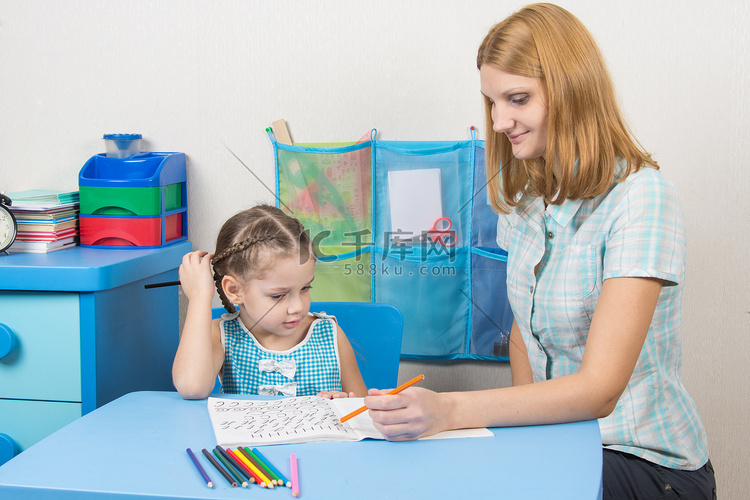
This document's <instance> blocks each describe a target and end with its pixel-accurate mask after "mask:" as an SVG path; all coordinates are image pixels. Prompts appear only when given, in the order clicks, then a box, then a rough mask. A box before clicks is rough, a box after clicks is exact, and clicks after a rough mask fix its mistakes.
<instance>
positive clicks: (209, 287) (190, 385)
mask: <svg viewBox="0 0 750 500" xmlns="http://www.w3.org/2000/svg"><path fill="white" fill-rule="evenodd" d="M210 260H211V255H210V254H207V253H206V252H202V251H201V252H191V253H189V254H187V255H185V256H184V257H183V259H182V265H180V284H181V286H182V290H183V292H184V293H185V295H186V296H187V298H188V301H189V302H188V308H187V314H186V316H185V324H184V325H183V328H182V334H181V335H180V343H179V345H178V346H177V353H176V354H175V358H174V363H173V364H172V382H173V383H174V386H175V388H176V389H177V392H179V393H180V396H182V397H183V398H185V399H203V398H205V397H206V396H208V395H209V394H210V393H211V390H212V389H213V388H214V385H215V384H216V376H217V374H218V373H219V370H221V366H222V364H223V363H224V348H223V346H222V345H221V333H220V331H219V320H215V321H212V320H211V299H212V298H213V294H214V291H215V289H214V281H213V276H212V274H211V267H210Z"/></svg>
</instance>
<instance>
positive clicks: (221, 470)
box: [201, 448, 239, 488]
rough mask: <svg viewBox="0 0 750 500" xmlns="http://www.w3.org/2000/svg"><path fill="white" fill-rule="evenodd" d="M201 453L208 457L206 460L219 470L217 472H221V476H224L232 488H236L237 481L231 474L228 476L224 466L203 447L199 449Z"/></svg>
mask: <svg viewBox="0 0 750 500" xmlns="http://www.w3.org/2000/svg"><path fill="white" fill-rule="evenodd" d="M201 453H203V454H204V455H205V456H206V458H207V459H208V461H209V462H211V465H213V466H214V467H215V468H216V470H217V471H219V473H221V475H222V476H224V479H226V480H227V481H228V482H229V484H231V485H232V488H236V487H237V486H239V485H238V484H237V481H235V480H234V479H232V476H230V475H229V473H228V472H227V471H225V470H224V467H222V466H221V464H219V462H217V461H216V459H215V458H214V457H212V456H211V454H210V453H209V452H208V451H207V450H206V449H205V448H203V449H202V450H201Z"/></svg>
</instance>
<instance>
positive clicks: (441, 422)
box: [365, 387, 450, 441]
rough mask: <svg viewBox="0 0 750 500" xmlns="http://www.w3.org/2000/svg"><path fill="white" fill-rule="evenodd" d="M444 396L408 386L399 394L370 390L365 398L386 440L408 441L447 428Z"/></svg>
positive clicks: (448, 411)
mask: <svg viewBox="0 0 750 500" xmlns="http://www.w3.org/2000/svg"><path fill="white" fill-rule="evenodd" d="M444 396H445V395H443V394H440V393H437V392H434V391H430V390H428V389H424V388H422V387H409V388H408V389H405V390H403V391H401V392H400V393H398V394H388V391H387V390H380V389H370V390H369V391H368V396H367V397H366V398H365V405H366V406H367V408H369V410H370V411H369V414H370V417H371V418H372V421H373V424H374V425H375V428H376V429H377V430H379V431H380V432H382V433H383V435H384V436H385V438H386V439H387V440H388V441H410V440H413V439H418V438H421V437H425V436H430V435H432V434H436V433H438V432H441V431H444V430H447V429H448V428H449V424H448V416H449V415H450V407H449V406H448V405H447V404H446V403H447V401H446V398H445V397H444Z"/></svg>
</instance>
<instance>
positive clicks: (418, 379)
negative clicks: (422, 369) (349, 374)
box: [339, 375, 424, 422]
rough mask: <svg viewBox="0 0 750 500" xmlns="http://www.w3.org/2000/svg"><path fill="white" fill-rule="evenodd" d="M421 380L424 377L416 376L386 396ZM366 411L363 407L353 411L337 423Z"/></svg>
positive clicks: (365, 407)
mask: <svg viewBox="0 0 750 500" xmlns="http://www.w3.org/2000/svg"><path fill="white" fill-rule="evenodd" d="M421 380H424V375H417V376H416V377H414V378H413V379H411V380H410V381H408V382H405V383H403V384H401V385H400V386H398V387H396V388H395V389H393V390H392V391H389V392H388V394H398V393H399V392H401V391H403V390H404V389H406V388H407V387H410V386H412V385H414V384H416V383H417V382H419V381H421ZM366 410H367V406H363V407H362V408H359V409H358V410H354V411H353V412H351V413H349V414H348V415H344V416H343V417H341V418H340V419H339V421H340V422H346V421H347V420H349V419H350V418H354V417H356V416H357V415H359V414H360V413H363V412H365V411H366Z"/></svg>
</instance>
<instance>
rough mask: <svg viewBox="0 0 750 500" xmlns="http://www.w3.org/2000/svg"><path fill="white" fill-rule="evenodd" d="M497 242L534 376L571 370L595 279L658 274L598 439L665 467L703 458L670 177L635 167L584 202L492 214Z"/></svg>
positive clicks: (690, 466) (693, 465)
mask: <svg viewBox="0 0 750 500" xmlns="http://www.w3.org/2000/svg"><path fill="white" fill-rule="evenodd" d="M497 241H498V244H499V245H500V246H501V247H502V248H505V249H507V250H508V274H507V286H508V299H509V301H510V305H511V307H512V309H513V315H514V317H515V320H516V323H517V324H518V327H519V330H520V332H521V336H522V337H523V340H524V343H525V344H526V350H527V352H528V357H529V362H530V364H531V368H532V371H533V375H534V382H539V381H542V380H547V379H551V378H556V377H561V376H563V375H568V374H572V373H575V372H577V371H578V369H579V367H580V366H581V360H582V358H583V352H584V349H585V347H586V339H587V337H588V332H589V328H590V326H591V319H592V316H593V314H594V309H595V308H596V304H597V301H598V299H599V294H600V293H601V289H602V282H603V281H604V280H606V279H608V278H616V277H653V278H659V279H661V280H663V282H664V286H663V287H662V290H661V294H660V296H659V300H658V303H657V305H656V310H655V312H654V317H653V319H652V321H651V326H650V328H649V331H648V335H647V336H646V340H645V343H644V345H643V349H642V350H641V354H640V356H639V358H638V362H637V364H636V366H635V369H634V371H633V374H632V376H631V378H630V382H629V383H628V385H627V387H626V389H625V391H624V392H623V394H622V396H620V400H619V401H618V403H617V406H616V408H615V410H614V411H613V412H612V414H611V415H609V416H608V417H606V418H603V419H600V420H599V427H600V430H601V435H602V442H603V444H604V445H605V446H606V447H608V448H612V449H616V450H619V451H624V452H627V453H631V454H633V455H636V456H639V457H641V458H644V459H646V460H649V461H651V462H654V463H657V464H659V465H662V466H666V467H671V468H678V469H687V470H695V469H697V468H699V467H701V466H702V465H703V464H705V463H706V461H707V460H708V445H707V439H706V432H705V430H704V428H703V425H702V423H701V420H700V417H699V416H698V411H697V408H696V406H695V403H694V402H693V400H692V399H691V398H690V396H689V395H688V392H687V390H686V389H685V387H684V386H683V384H682V381H681V380H680V367H681V348H680V319H681V311H680V309H681V303H682V289H683V281H684V278H685V256H686V248H687V245H686V236H685V225H684V221H683V217H682V211H681V209H680V206H679V204H678V201H677V194H676V191H675V189H674V186H673V185H672V183H670V182H669V181H667V180H666V179H665V178H664V177H663V176H662V174H661V172H659V171H658V170H654V169H652V168H642V169H641V170H639V171H638V172H635V173H632V174H630V175H629V176H628V177H627V179H625V180H624V181H623V182H620V183H613V184H612V186H611V188H610V190H608V191H607V192H606V193H604V194H602V195H601V196H598V197H596V198H594V199H591V200H577V201H571V200H566V201H565V202H563V203H562V204H561V205H559V206H556V205H549V206H548V207H546V208H545V206H544V203H543V201H542V200H541V198H537V199H533V200H530V201H529V202H528V203H526V204H524V205H522V206H519V207H517V208H516V210H515V211H513V212H511V213H510V214H508V215H501V216H500V218H499V221H498V236H497ZM537 264H538V265H539V270H538V272H537V273H536V274H535V272H534V267H535V266H536V265H537ZM691 333H693V334H695V333H696V332H691Z"/></svg>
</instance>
